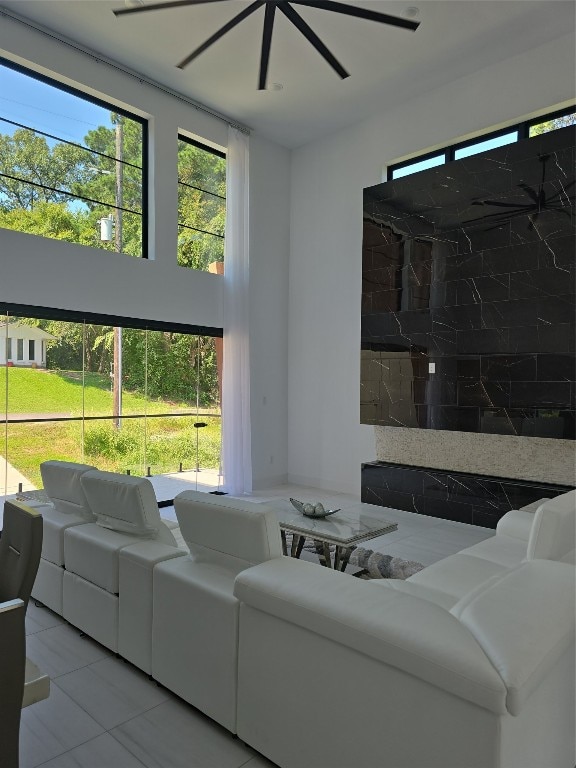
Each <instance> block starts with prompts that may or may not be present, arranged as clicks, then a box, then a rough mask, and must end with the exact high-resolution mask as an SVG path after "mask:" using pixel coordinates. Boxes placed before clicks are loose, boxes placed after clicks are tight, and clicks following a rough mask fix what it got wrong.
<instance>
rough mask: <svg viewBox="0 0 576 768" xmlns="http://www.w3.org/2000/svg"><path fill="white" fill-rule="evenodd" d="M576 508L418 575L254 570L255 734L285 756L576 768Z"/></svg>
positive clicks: (506, 521) (278, 563) (317, 763)
mask: <svg viewBox="0 0 576 768" xmlns="http://www.w3.org/2000/svg"><path fill="white" fill-rule="evenodd" d="M575 505H576V492H571V493H568V494H564V495H563V496H560V497H557V498H556V499H552V500H550V501H547V502H545V503H544V504H542V505H541V506H540V507H539V508H538V510H537V511H536V513H530V512H518V511H514V512H511V513H508V515H506V516H505V518H503V519H502V521H501V523H500V525H499V527H498V530H497V532H496V535H495V536H494V537H493V538H491V539H487V540H486V541H484V542H482V543H481V544H477V545H475V546H473V547H470V548H469V549H467V550H464V551H463V552H461V553H458V554H456V555H453V556H451V557H448V558H446V559H445V560H442V561H439V562H438V563H435V564H434V565H432V566H430V567H428V568H425V569H424V570H422V571H420V572H419V573H417V574H415V575H414V576H412V577H410V578H409V579H407V580H406V581H395V580H382V581H370V582H364V581H360V580H356V579H353V578H350V577H349V576H347V575H346V574H342V573H338V572H336V571H329V570H327V569H324V568H318V567H317V566H315V565H314V564H311V563H306V562H299V561H294V560H289V559H287V558H284V559H283V560H280V559H276V560H272V561H270V562H267V563H263V564H262V565H259V566H256V567H254V568H251V569H249V570H247V571H244V572H242V573H241V574H239V576H238V577H237V579H236V588H235V595H236V597H238V599H239V600H240V603H241V605H240V648H239V662H238V720H237V732H238V735H239V736H240V738H242V739H243V740H244V741H246V742H247V743H248V744H250V745H251V746H253V747H254V748H255V749H257V750H258V751H260V752H262V753H263V754H264V755H266V756H267V757H268V758H270V759H271V760H273V761H274V762H275V763H277V764H278V765H279V766H281V768H305V767H306V768H308V767H309V768H321V767H322V768H324V767H325V766H326V768H327V767H328V766H330V768H350V766H354V768H376V766H380V765H387V766H390V768H573V766H574V764H575V759H576V755H575V747H574V745H575V734H574V722H575V707H574V698H575V695H574V690H575V687H576V682H575V673H574V602H575V569H574V566H573V565H571V564H570V561H571V560H572V559H573V549H574V538H575V529H574V520H575V517H576V510H575ZM562 561H565V562H562Z"/></svg>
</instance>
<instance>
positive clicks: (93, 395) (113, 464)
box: [0, 367, 220, 487]
mask: <svg viewBox="0 0 576 768" xmlns="http://www.w3.org/2000/svg"><path fill="white" fill-rule="evenodd" d="M6 370H7V371H8V411H9V413H12V414H38V415H41V414H44V413H53V414H59V415H67V416H81V415H82V407H83V406H82V375H81V374H80V373H74V372H56V371H41V370H34V369H30V368H16V367H14V368H8V369H4V370H1V369H0V408H2V410H4V403H5V402H6V401H5V396H6V375H5V374H6ZM122 410H123V413H124V414H125V415H126V414H154V413H156V414H160V413H176V412H177V411H182V410H185V411H188V412H190V411H193V410H194V409H193V408H192V407H191V406H190V404H186V403H168V402H166V401H162V400H157V401H151V400H146V399H145V398H144V397H142V396H141V395H138V394H133V393H127V392H124V393H123V396H122ZM208 411H209V409H203V411H202V413H207V412H208ZM84 413H85V414H86V415H87V416H88V415H92V416H94V415H106V416H109V415H111V414H112V396H111V393H110V382H109V380H107V379H106V377H104V376H98V375H97V374H87V375H85V387H84ZM200 420H201V421H204V422H206V423H207V425H208V426H206V427H205V428H203V429H201V430H199V434H198V444H199V445H198V461H199V465H200V467H201V468H203V469H216V468H217V467H218V463H219V457H220V418H219V417H218V416H201V419H200ZM195 421H196V418H195V417H193V416H176V415H173V416H166V417H164V416H162V417H154V418H148V419H145V418H132V419H131V418H125V419H123V420H122V427H121V429H119V430H117V429H115V428H114V426H113V424H112V422H111V421H104V420H103V421H100V420H96V421H76V422H56V421H52V422H50V421H47V422H45V423H37V422H36V423H32V424H10V423H9V424H8V427H7V434H8V455H7V456H6V458H7V460H8V461H9V462H10V463H11V464H12V465H13V466H14V467H15V468H16V469H18V470H19V471H20V472H22V474H23V475H25V476H26V477H27V478H28V479H29V480H30V482H32V483H34V485H36V486H37V487H41V485H42V482H41V478H40V464H41V462H42V461H45V460H47V459H61V460H66V461H85V462H87V463H91V464H94V465H96V466H97V467H99V468H100V469H106V470H111V471H118V472H125V471H126V470H127V469H130V471H131V472H132V473H133V474H137V475H143V474H145V473H146V471H147V468H148V467H150V468H151V473H152V474H159V473H161V472H174V471H176V470H177V469H178V468H179V465H180V463H182V465H183V468H184V469H193V468H195V466H196V432H197V430H196V429H194V422H195ZM3 444H4V441H3V440H2V443H0V446H1V447H0V453H2V454H3V453H4V446H3ZM82 447H84V451H82Z"/></svg>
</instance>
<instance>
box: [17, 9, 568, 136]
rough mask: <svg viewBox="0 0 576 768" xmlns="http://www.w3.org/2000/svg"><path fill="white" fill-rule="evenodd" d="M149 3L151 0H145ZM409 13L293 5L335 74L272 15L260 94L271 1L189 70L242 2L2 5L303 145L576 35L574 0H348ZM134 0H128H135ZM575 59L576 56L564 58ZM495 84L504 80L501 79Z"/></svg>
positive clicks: (261, 130) (259, 129) (292, 29)
mask: <svg viewBox="0 0 576 768" xmlns="http://www.w3.org/2000/svg"><path fill="white" fill-rule="evenodd" d="M145 1H148V0H145ZM347 1H348V2H349V3H350V4H353V5H359V6H364V7H366V8H370V9H371V10H376V11H381V12H383V13H389V14H391V15H395V16H403V17H405V18H408V17H409V10H408V9H410V8H411V7H412V8H413V7H414V6H417V7H418V9H419V11H418V15H416V16H414V17H413V18H415V19H416V20H418V21H420V22H421V25H420V28H419V29H418V30H417V31H416V32H410V31H407V30H404V29H398V28H394V27H390V26H386V25H382V24H377V23H374V22H372V21H366V20H362V19H355V18H351V17H348V16H343V15H341V14H336V13H330V12H327V11H321V10H319V9H314V8H306V7H304V6H296V8H297V10H298V12H299V13H300V14H301V15H302V16H303V17H304V18H305V19H306V21H308V23H309V24H310V26H311V27H312V28H313V29H314V31H315V32H316V33H317V34H318V35H319V36H320V38H321V39H322V41H323V42H324V43H325V44H326V45H327V46H328V48H330V50H331V51H332V52H333V54H334V55H335V56H336V58H337V59H338V60H339V61H340V62H341V63H342V64H343V66H344V67H345V68H346V69H347V70H348V71H349V72H350V74H351V76H350V77H349V78H348V79H346V80H340V78H339V77H338V76H337V75H336V73H335V72H334V71H333V70H332V69H331V67H330V66H329V65H328V64H327V63H326V62H325V61H324V60H323V59H322V58H321V57H320V56H319V54H318V53H317V52H316V51H315V50H314V49H313V48H312V46H311V45H310V43H308V41H307V40H305V38H304V37H302V35H301V34H300V33H299V32H298V31H297V29H296V28H295V27H293V26H292V25H291V24H290V23H289V22H288V20H287V19H286V18H285V17H284V16H283V15H282V14H280V13H277V14H276V22H275V25H274V34H273V39H272V52H271V57H270V66H269V72H268V83H269V84H271V83H281V84H282V85H283V89H282V90H280V91H273V90H268V91H258V90H257V80H258V70H259V62H260V45H261V39H262V25H263V17H264V10H263V9H259V10H258V11H257V12H256V13H254V14H253V15H252V16H250V17H249V18H248V19H246V20H245V21H243V22H242V23H241V24H240V25H239V26H237V27H235V28H234V29H233V30H232V31H230V32H229V33H227V34H226V35H225V36H224V37H223V38H221V39H220V40H219V41H218V42H217V43H215V44H214V45H213V46H212V47H211V48H210V49H209V50H207V51H206V52H205V53H203V54H202V55H201V56H200V57H199V58H198V59H197V60H196V61H194V62H192V63H191V64H190V65H189V66H188V67H186V68H185V69H184V70H180V69H177V68H176V64H177V63H178V62H179V61H180V60H181V59H183V58H184V57H185V56H187V55H188V54H189V53H190V52H191V51H192V50H193V49H194V48H196V47H197V46H198V45H200V44H201V43H202V42H204V40H206V38H208V37H209V36H210V35H212V34H213V33H214V32H215V31H217V30H218V28H219V27H220V26H222V25H223V24H225V23H226V22H227V21H229V20H230V19H231V18H232V17H233V16H235V15H236V14H237V13H238V12H239V11H240V10H241V9H242V8H243V7H245V6H247V5H249V2H244V0H223V1H222V2H210V3H208V4H206V5H198V6H194V7H185V8H174V9H165V10H161V11H154V12H153V11H150V12H148V13H142V14H134V15H126V16H121V17H118V18H117V17H115V16H114V15H113V13H112V9H115V8H121V7H125V0H6V1H5V2H3V3H2V5H3V6H4V7H5V8H7V9H8V10H9V11H13V12H15V13H17V14H19V15H20V16H24V17H26V18H28V19H30V20H32V21H34V22H36V23H39V24H41V25H42V26H44V27H47V28H49V29H52V30H54V31H56V32H59V33H60V34H62V35H64V36H65V37H68V38H70V39H72V40H75V41H77V42H78V43H80V44H81V45H83V46H86V47H88V48H90V49H92V50H94V51H98V52H100V53H102V54H104V55H105V56H106V57H108V58H111V59H114V60H115V61H117V62H119V63H120V64H123V65H124V66H127V67H129V68H130V69H133V70H136V71H138V72H140V73H142V74H143V75H145V76H147V77H149V78H151V79H153V80H155V81H157V82H159V83H162V84H163V85H165V86H167V87H169V88H171V89H173V90H175V91H178V92H179V93H182V94H184V95H186V96H188V97H190V98H192V99H194V100H196V101H200V102H202V103H203V104H205V105H207V106H209V107H211V108H212V109H214V110H217V111H218V112H220V113H222V114H224V115H227V116H228V117H230V118H232V119H233V120H236V121H239V122H241V123H243V124H245V125H247V126H249V127H251V128H253V129H254V130H256V131H257V132H258V133H261V134H263V135H264V136H267V137H268V138H270V139H272V140H273V141H276V142H278V143H280V144H283V145H285V146H287V147H297V146H300V145H302V144H305V143H307V142H309V141H311V140H313V139H316V138H318V137H320V136H323V135H327V134H329V133H331V132H333V131H336V130H338V129H340V128H342V127H344V126H347V125H350V124H352V123H354V122H356V121H358V120H361V119H362V118H365V117H368V116H369V115H371V114H374V113H376V112H381V111H383V110H384V109H387V108H390V109H392V108H394V105H395V104H398V103H399V102H401V101H404V100H406V99H409V98H412V97H415V96H417V95H418V94H420V93H423V92H424V91H425V90H427V89H430V88H436V87H439V86H440V85H443V84H445V83H448V82H451V81H453V80H455V79H457V78H458V77H461V76H463V75H466V74H468V73H470V72H472V71H474V70H477V69H479V68H481V67H484V66H487V65H489V64H491V63H493V62H497V61H500V60H503V59H505V58H508V57H509V56H513V55H515V54H518V53H521V52H523V51H526V50H530V49H531V48H534V47H536V46H538V45H540V44H542V43H546V42H548V41H551V40H553V39H555V38H557V37H560V36H561V35H565V34H574V26H575V13H574V10H575V6H574V2H573V0H566V1H563V0H560V1H558V2H557V1H556V0H415V2H413V1H412V0H408V2H404V1H403V0H395V1H393V2H387V1H386V2H384V1H381V0H361V1H360V2H359V0H347ZM130 2H132V4H133V3H134V0H128V3H130ZM566 65H567V66H574V62H567V63H566ZM495 87H497V84H495Z"/></svg>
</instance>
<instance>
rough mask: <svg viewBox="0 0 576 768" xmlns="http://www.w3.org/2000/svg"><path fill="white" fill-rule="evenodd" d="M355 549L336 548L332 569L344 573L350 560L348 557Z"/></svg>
mask: <svg viewBox="0 0 576 768" xmlns="http://www.w3.org/2000/svg"><path fill="white" fill-rule="evenodd" d="M355 549H356V547H336V557H335V558H334V568H335V569H336V570H338V571H345V570H346V566H347V565H348V562H349V560H350V555H351V554H352V552H354V550H355Z"/></svg>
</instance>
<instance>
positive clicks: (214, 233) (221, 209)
mask: <svg viewBox="0 0 576 768" xmlns="http://www.w3.org/2000/svg"><path fill="white" fill-rule="evenodd" d="M186 146H191V147H195V148H196V149H198V150H200V151H201V152H202V153H205V156H206V158H211V157H212V158H218V159H219V160H222V161H223V163H221V164H220V168H219V169H218V172H219V173H220V174H222V172H223V174H224V178H223V179H222V178H220V179H217V178H212V179H209V178H206V177H204V178H192V179H188V181H184V180H183V177H184V175H185V172H186V171H188V170H189V169H184V168H182V167H181V164H180V154H181V149H182V148H183V147H186ZM226 174H227V168H226V153H225V152H223V151H221V150H218V149H215V148H214V147H210V146H208V145H207V144H204V143H202V142H201V141H198V140H197V139H193V138H191V137H190V136H186V135H185V134H182V133H179V134H178V253H177V260H178V265H179V266H181V267H184V268H188V269H199V270H200V271H216V272H217V273H218V274H220V273H221V271H222V270H223V266H222V267H221V266H219V265H220V264H221V265H223V264H224V244H225V239H226V225H225V219H226ZM192 176H193V177H195V176H196V174H195V173H194V172H193V173H192ZM199 176H200V177H201V174H199ZM190 181H195V182H196V183H190ZM186 192H189V193H191V194H193V195H195V196H196V197H197V198H198V199H197V201H196V202H197V203H199V202H200V201H202V202H206V203H207V207H208V208H209V209H210V208H212V213H213V214H214V216H213V218H212V221H210V220H209V216H210V214H208V215H207V216H206V217H204V218H203V216H202V215H200V216H199V217H198V220H196V221H194V224H190V223H184V221H183V220H182V218H183V215H184V212H183V202H184V194H186ZM200 207H201V206H200V205H198V208H199V209H200ZM218 219H220V221H218ZM214 222H216V226H214ZM201 224H202V226H200V225H201ZM218 230H220V231H218ZM183 231H184V232H183ZM184 233H192V234H191V235H190V237H191V238H193V239H194V238H197V239H198V241H199V242H200V247H202V246H204V247H205V249H206V252H207V254H208V255H204V254H203V255H202V256H200V255H199V254H198V253H191V254H185V253H184V252H183V251H184V246H183V241H184V239H185V234H184ZM206 246H207V247H206ZM210 254H212V256H211V255H210ZM186 262H188V263H186ZM194 262H196V264H197V265H198V266H193V263H194ZM213 264H216V266H215V267H213V266H212V265H213Z"/></svg>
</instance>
